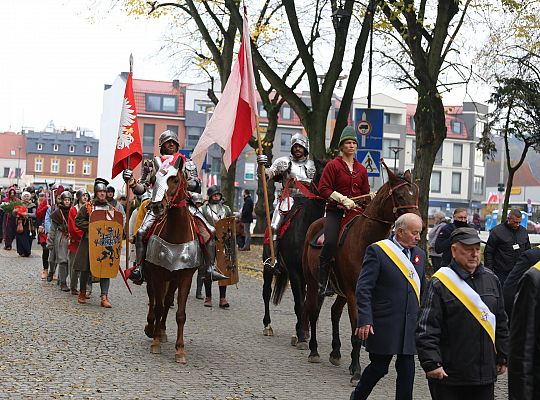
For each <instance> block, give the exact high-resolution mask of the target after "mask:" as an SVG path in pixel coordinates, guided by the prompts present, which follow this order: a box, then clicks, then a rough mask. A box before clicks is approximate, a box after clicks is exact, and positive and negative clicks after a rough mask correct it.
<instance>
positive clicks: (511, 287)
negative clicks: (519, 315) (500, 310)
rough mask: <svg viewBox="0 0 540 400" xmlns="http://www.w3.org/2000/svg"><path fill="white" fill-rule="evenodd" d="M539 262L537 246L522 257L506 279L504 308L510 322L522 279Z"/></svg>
mask: <svg viewBox="0 0 540 400" xmlns="http://www.w3.org/2000/svg"><path fill="white" fill-rule="evenodd" d="M539 261H540V246H536V247H533V248H532V249H530V250H527V251H526V252H524V253H523V254H522V255H521V257H519V260H518V262H517V263H516V265H515V266H514V268H513V269H512V271H510V274H508V278H506V281H505V282H504V285H503V292H504V308H505V309H506V314H507V315H508V320H511V319H512V307H513V306H514V298H515V297H516V293H517V291H518V284H519V281H520V279H521V277H522V276H523V274H524V273H525V272H527V271H528V270H529V268H531V267H532V266H533V265H534V264H536V263H537V262H539Z"/></svg>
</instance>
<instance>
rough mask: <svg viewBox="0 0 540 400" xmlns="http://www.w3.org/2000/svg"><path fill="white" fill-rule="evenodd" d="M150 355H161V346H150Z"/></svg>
mask: <svg viewBox="0 0 540 400" xmlns="http://www.w3.org/2000/svg"><path fill="white" fill-rule="evenodd" d="M150 353H152V354H161V346H160V345H152V346H150Z"/></svg>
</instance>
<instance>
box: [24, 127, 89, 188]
mask: <svg viewBox="0 0 540 400" xmlns="http://www.w3.org/2000/svg"><path fill="white" fill-rule="evenodd" d="M24 134H25V136H26V166H27V169H26V175H27V176H28V177H31V178H32V179H31V181H32V182H33V183H34V184H37V185H41V184H45V183H47V184H49V183H53V182H56V183H61V184H63V185H64V186H71V187H73V189H80V188H83V187H84V188H91V187H92V186H93V183H94V179H95V178H96V176H97V164H98V147H99V140H97V139H95V138H94V137H93V134H92V133H91V132H85V131H53V132H34V131H26V132H24Z"/></svg>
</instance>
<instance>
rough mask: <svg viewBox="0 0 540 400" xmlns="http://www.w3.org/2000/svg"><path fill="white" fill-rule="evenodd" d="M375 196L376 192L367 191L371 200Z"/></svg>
mask: <svg viewBox="0 0 540 400" xmlns="http://www.w3.org/2000/svg"><path fill="white" fill-rule="evenodd" d="M375 196H377V192H369V197H370V198H371V200H373V199H374V198H375Z"/></svg>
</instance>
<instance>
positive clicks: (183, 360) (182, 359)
mask: <svg viewBox="0 0 540 400" xmlns="http://www.w3.org/2000/svg"><path fill="white" fill-rule="evenodd" d="M174 360H175V361H176V362H177V363H178V364H187V360H186V356H181V355H179V354H176V355H175V356H174Z"/></svg>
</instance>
